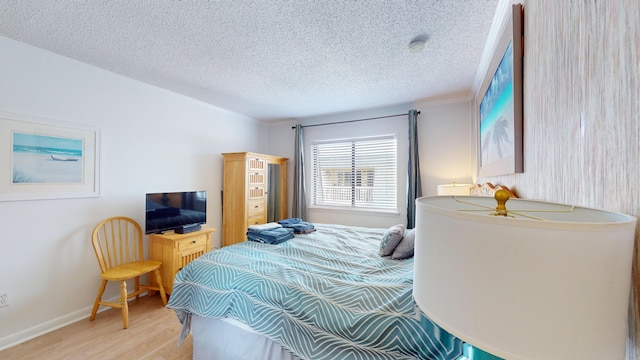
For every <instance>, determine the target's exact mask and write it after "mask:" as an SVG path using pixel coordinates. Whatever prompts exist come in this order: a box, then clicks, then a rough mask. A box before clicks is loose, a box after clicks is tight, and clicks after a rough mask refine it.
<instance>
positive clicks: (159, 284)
mask: <svg viewBox="0 0 640 360" xmlns="http://www.w3.org/2000/svg"><path fill="white" fill-rule="evenodd" d="M154 273H155V274H156V281H157V282H158V287H159V288H160V297H161V298H162V303H163V304H164V306H167V294H166V293H165V292H164V285H162V275H160V270H159V269H156V270H155V271H154Z"/></svg>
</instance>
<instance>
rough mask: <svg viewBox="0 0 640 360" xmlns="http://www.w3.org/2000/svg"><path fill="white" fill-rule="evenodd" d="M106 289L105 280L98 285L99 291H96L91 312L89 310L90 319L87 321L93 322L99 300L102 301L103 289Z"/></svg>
mask: <svg viewBox="0 0 640 360" xmlns="http://www.w3.org/2000/svg"><path fill="white" fill-rule="evenodd" d="M106 287H107V280H102V284H100V289H99V290H98V297H96V302H95V303H93V310H91V317H90V318H89V321H93V319H95V318H96V314H97V313H98V308H99V307H100V300H102V294H103V293H104V289H105V288H106Z"/></svg>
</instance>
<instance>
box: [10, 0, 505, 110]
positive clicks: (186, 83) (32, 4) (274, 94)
mask: <svg viewBox="0 0 640 360" xmlns="http://www.w3.org/2000/svg"><path fill="white" fill-rule="evenodd" d="M498 2H499V0H415V1H405V0H393V1H392V0H367V1H353V0H349V1H339V0H315V1H314V0H299V1H281V0H273V1H271V0H219V1H215V0H210V1H205V0H183V1H180V0H172V1H170V0H109V1H104V0H0V36H4V37H7V38H10V39H14V40H17V41H20V42H24V43H27V44H30V45H33V46H36V47H38V48H42V49H45V50H49V51H51V52H54V53H57V54H60V55H63V56H66V57H69V58H72V59H75V60H78V61H81V62H84V63H87V64H91V65H94V66H97V67H99V68H103V69H106V70H109V71H112V72H114V73H118V74H121V75H124V76H127V77H130V78H133V79H137V80H140V81H142V82H145V83H148V84H152V85H155V86H158V87H161V88H165V89H169V90H171V91H174V92H177V93H180V94H183V95H186V96H189V97H192V98H195V99H198V100H200V101H203V102H206V103H209V104H212V105H215V106H217V107H221V108H224V109H228V110H231V111H234V112H238V113H241V114H245V115H247V116H250V117H253V118H256V119H261V120H271V119H281V118H299V117H305V116H314V115H321V114H329V113H336V112H344V111H351V110H359V109H366V108H372V107H380V106H386V105H394V104H400V103H406V102H411V101H415V100H419V99H425V98H431V97H439V96H443V95H447V96H451V95H456V96H468V95H469V94H470V91H471V89H472V84H473V83H474V79H475V77H476V72H477V70H478V66H479V64H480V63H481V58H482V57H483V51H484V47H485V43H486V42H487V37H488V35H489V32H490V29H491V23H492V20H493V17H494V14H495V13H496V8H497V6H498ZM415 37H426V38H427V39H428V40H427V43H426V46H425V48H424V50H423V51H421V52H419V53H412V52H410V51H409V50H408V44H409V42H410V41H411V40H412V39H414V38H415Z"/></svg>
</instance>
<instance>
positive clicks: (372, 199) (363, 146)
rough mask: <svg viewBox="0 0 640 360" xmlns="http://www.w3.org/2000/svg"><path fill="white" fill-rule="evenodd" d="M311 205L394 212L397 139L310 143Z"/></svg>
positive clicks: (378, 138)
mask: <svg viewBox="0 0 640 360" xmlns="http://www.w3.org/2000/svg"><path fill="white" fill-rule="evenodd" d="M311 151H312V157H313V204H314V205H319V206H336V207H352V208H363V209H382V210H397V203H396V202H397V177H398V174H397V139H396V137H395V136H394V135H387V136H382V137H375V138H366V139H346V140H344V139H342V140H337V141H325V142H318V143H314V144H313V145H312V146H311Z"/></svg>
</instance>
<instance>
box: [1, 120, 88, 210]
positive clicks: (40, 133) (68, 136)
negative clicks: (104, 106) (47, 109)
mask: <svg viewBox="0 0 640 360" xmlns="http://www.w3.org/2000/svg"><path fill="white" fill-rule="evenodd" d="M99 155H100V130H99V129H98V128H95V127H92V126H88V125H82V124H74V123H69V122H63V121H55V120H51V119H44V118H39V117H33V116H27V115H19V114H8V113H1V112H0V169H2V170H1V171H0V174H1V175H0V201H22V200H44V199H68V198H87V197H99V196H100V174H99V170H100V166H99V165H100V156H99Z"/></svg>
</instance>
